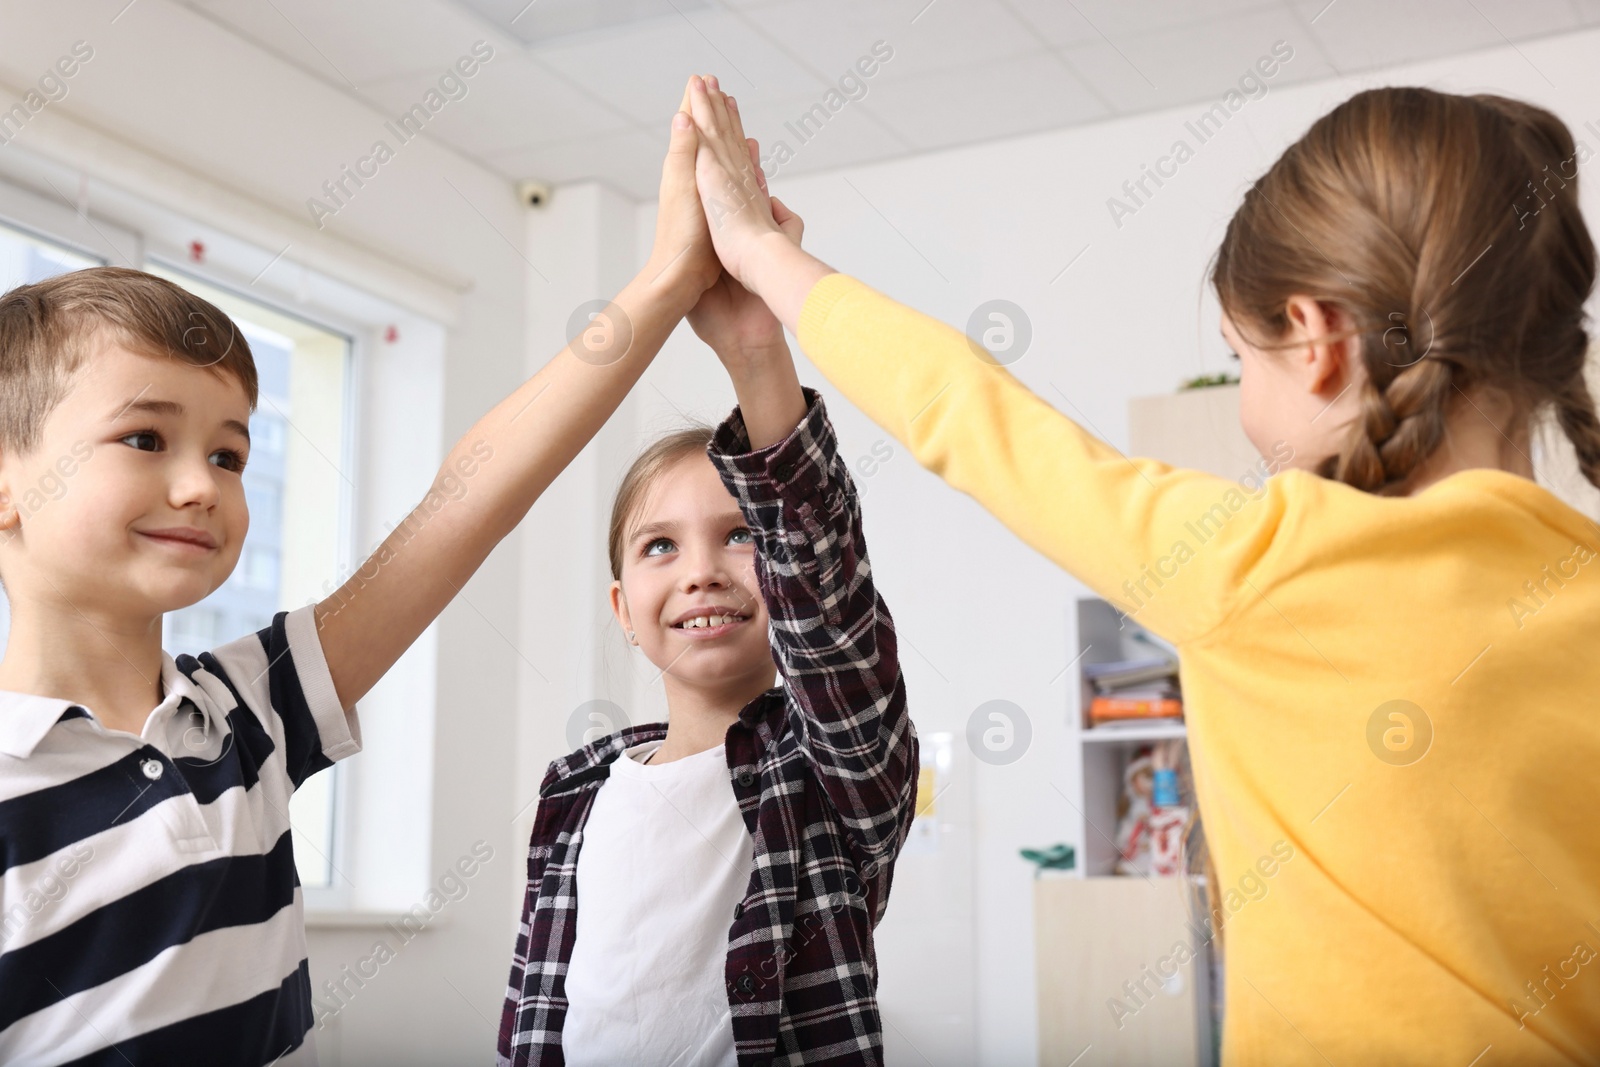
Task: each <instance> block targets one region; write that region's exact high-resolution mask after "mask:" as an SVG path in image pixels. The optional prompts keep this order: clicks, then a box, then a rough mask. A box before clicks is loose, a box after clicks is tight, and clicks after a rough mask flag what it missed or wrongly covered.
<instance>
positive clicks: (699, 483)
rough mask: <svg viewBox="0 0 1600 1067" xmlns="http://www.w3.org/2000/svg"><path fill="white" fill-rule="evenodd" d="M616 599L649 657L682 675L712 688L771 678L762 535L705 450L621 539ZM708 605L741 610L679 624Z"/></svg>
mask: <svg viewBox="0 0 1600 1067" xmlns="http://www.w3.org/2000/svg"><path fill="white" fill-rule="evenodd" d="M611 606H612V609H613V611H615V612H616V615H617V621H618V622H620V623H621V624H622V626H623V629H624V630H632V631H634V633H635V634H636V635H637V640H638V644H639V648H640V649H642V650H643V651H644V654H645V655H646V656H647V657H648V658H649V659H650V662H651V663H653V664H655V665H656V667H657V668H658V669H659V670H661V671H662V672H663V673H664V674H666V675H668V676H669V677H670V678H671V679H672V680H673V681H674V682H676V683H679V684H683V685H687V686H690V687H693V688H696V689H700V690H704V691H709V692H714V693H725V692H730V691H743V690H746V689H749V688H752V687H757V686H759V688H760V689H766V688H768V687H770V686H771V685H772V677H773V671H774V666H773V662H772V650H771V646H770V645H769V644H768V643H767V608H766V604H765V603H763V601H762V599H761V592H760V587H759V586H758V585H757V583H756V573H755V544H754V542H753V541H752V540H751V534H750V530H749V528H748V527H747V526H746V525H745V521H744V516H743V515H742V514H740V512H739V504H738V502H737V501H736V500H734V498H733V497H732V496H731V495H730V494H729V493H728V490H727V488H726V487H725V486H724V485H723V484H722V479H721V477H720V476H719V475H718V474H717V469H716V468H715V467H714V466H712V464H711V461H710V460H709V459H708V458H706V457H705V456H703V455H691V456H685V457H684V458H682V459H680V460H679V461H678V462H677V463H675V464H673V465H672V466H671V467H669V468H668V469H667V470H666V471H664V472H663V473H662V475H661V477H660V478H658V479H657V480H656V483H655V485H653V486H652V487H651V488H650V491H649V493H647V494H646V497H645V501H644V504H643V506H642V507H641V508H640V509H639V511H638V513H637V515H636V516H635V518H634V523H633V530H632V532H631V535H630V537H629V539H628V541H627V542H626V543H625V544H624V546H623V554H622V579H621V581H620V582H613V583H612V584H611ZM706 607H714V608H717V609H719V610H718V612H717V613H718V614H726V613H732V614H734V615H736V616H738V618H737V619H736V620H735V621H733V622H725V623H723V624H721V625H718V626H707V627H705V628H685V627H683V626H682V625H680V620H682V619H683V618H684V616H685V615H688V614H690V613H692V612H695V611H696V609H701V608H706ZM721 609H726V611H723V610H721Z"/></svg>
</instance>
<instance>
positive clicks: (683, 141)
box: [661, 111, 700, 197]
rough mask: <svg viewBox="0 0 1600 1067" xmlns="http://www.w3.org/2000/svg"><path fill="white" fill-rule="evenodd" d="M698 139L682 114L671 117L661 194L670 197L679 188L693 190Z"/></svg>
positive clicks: (662, 168)
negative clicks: (669, 138) (670, 133)
mask: <svg viewBox="0 0 1600 1067" xmlns="http://www.w3.org/2000/svg"><path fill="white" fill-rule="evenodd" d="M699 145H700V139H699V137H697V136H696V135H695V129H694V122H693V120H691V119H690V118H689V116H688V115H685V114H684V113H683V112H681V111H680V112H678V113H677V114H675V115H673V116H672V136H671V140H670V141H669V143H668V144H667V158H666V159H665V160H664V161H663V162H662V164H661V192H662V195H663V197H665V196H667V195H670V194H671V193H672V192H673V191H675V190H676V189H678V188H679V187H680V186H681V187H683V188H686V189H691V190H692V189H693V188H694V159H695V151H696V149H698V148H699Z"/></svg>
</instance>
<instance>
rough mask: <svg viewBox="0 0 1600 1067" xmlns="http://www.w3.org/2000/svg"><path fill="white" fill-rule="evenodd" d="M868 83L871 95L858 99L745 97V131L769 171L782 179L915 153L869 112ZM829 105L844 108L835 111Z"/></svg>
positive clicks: (742, 104) (741, 110)
mask: <svg viewBox="0 0 1600 1067" xmlns="http://www.w3.org/2000/svg"><path fill="white" fill-rule="evenodd" d="M863 85H864V87H865V88H866V90H867V91H866V95H865V96H862V97H860V98H859V99H857V100H850V99H849V98H848V97H845V96H843V95H842V94H841V95H839V96H834V97H832V98H829V99H827V100H825V99H824V98H823V96H822V95H820V94H818V95H812V96H797V97H790V98H788V99H784V100H777V101H762V102H760V103H758V104H750V105H746V104H744V103H743V102H742V101H741V102H740V105H739V111H740V114H741V116H742V118H743V120H744V132H745V133H746V135H748V136H750V137H754V138H756V140H757V141H759V142H760V144H761V156H762V160H763V162H764V164H765V167H766V170H767V172H768V175H769V176H770V177H773V179H774V180H775V181H776V180H777V178H776V175H785V174H786V175H789V176H791V177H792V176H793V175H796V174H807V173H812V172H815V171H819V170H831V169H833V168H835V167H846V166H850V165H852V164H856V163H866V162H870V161H872V160H877V159H886V158H889V157H891V156H900V155H906V154H907V153H909V152H911V151H913V145H912V144H911V142H910V141H907V140H906V139H905V138H904V137H901V136H899V135H898V134H897V133H895V132H894V131H893V130H891V129H889V128H888V127H887V126H886V125H884V123H882V122H881V121H879V120H878V118H877V117H875V116H874V115H873V114H872V113H871V112H869V111H868V110H867V108H866V106H865V105H866V104H868V103H871V102H873V100H874V99H875V98H874V96H873V93H874V90H873V89H872V88H871V86H870V84H868V83H863ZM829 103H833V104H835V105H836V106H838V110H837V111H832V110H830V109H829V107H828V104H829ZM780 145H781V147H780ZM774 172H775V173H774Z"/></svg>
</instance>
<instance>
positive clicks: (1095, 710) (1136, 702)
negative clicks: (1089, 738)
mask: <svg viewBox="0 0 1600 1067" xmlns="http://www.w3.org/2000/svg"><path fill="white" fill-rule="evenodd" d="M1181 718H1183V701H1182V699H1180V698H1179V697H1177V696H1156V695H1150V696H1137V697H1135V696H1122V695H1117V696H1097V697H1095V698H1093V699H1092V700H1090V701H1089V723H1090V725H1091V726H1098V725H1099V724H1101V723H1106V722H1122V721H1128V720H1135V721H1138V720H1149V719H1181Z"/></svg>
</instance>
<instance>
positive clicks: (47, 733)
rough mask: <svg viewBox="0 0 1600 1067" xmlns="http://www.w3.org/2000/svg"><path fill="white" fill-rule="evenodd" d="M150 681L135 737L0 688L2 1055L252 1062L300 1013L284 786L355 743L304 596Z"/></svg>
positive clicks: (301, 1035)
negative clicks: (160, 686) (160, 693)
mask: <svg viewBox="0 0 1600 1067" xmlns="http://www.w3.org/2000/svg"><path fill="white" fill-rule="evenodd" d="M162 680H163V683H164V698H163V700H162V702H161V704H160V705H159V706H158V707H157V708H156V709H155V710H154V711H152V712H151V714H150V717H149V720H148V721H147V722H146V724H145V727H144V730H143V732H142V734H141V736H139V737H135V736H133V735H132V734H127V733H122V732H116V731H108V730H106V729H104V728H102V727H101V725H100V724H99V723H98V722H97V721H96V720H95V719H94V717H93V716H92V715H91V714H90V713H89V711H86V710H85V709H84V708H82V707H80V706H77V705H74V704H72V703H71V702H69V701H66V700H60V699H53V698H45V697H39V696H32V695H26V694H18V693H8V692H0V1062H3V1063H7V1064H12V1063H29V1064H67V1063H102V1062H103V1063H116V1064H127V1063H129V1062H131V1063H134V1064H145V1063H168V1062H196V1061H198V1060H204V1061H205V1062H207V1063H237V1064H251V1065H259V1064H266V1063H271V1062H273V1061H274V1060H275V1059H277V1058H278V1057H280V1056H283V1055H284V1054H285V1053H287V1052H290V1051H292V1050H294V1049H296V1048H298V1047H300V1046H301V1044H302V1043H303V1042H304V1040H305V1035H306V1033H307V1031H308V1030H309V1029H310V1027H311V1024H312V1021H313V1019H312V1013H311V993H310V979H309V976H308V973H307V967H306V940H305V921H304V911H303V903H302V898H301V890H300V883H299V878H298V876H297V875H296V873H295V862H294V851H293V845H292V842H291V837H290V829H289V816H288V810H289V798H290V796H291V795H292V794H293V792H294V790H295V788H296V787H297V786H298V785H299V784H300V783H301V782H303V781H304V780H305V779H306V778H307V777H308V776H309V775H311V774H313V773H315V772H316V771H318V770H322V769H323V768H326V767H328V766H329V765H331V763H332V762H333V761H334V760H337V759H340V758H342V757H344V756H347V755H349V754H351V753H353V752H355V751H357V750H358V749H359V748H360V733H359V730H358V729H357V726H356V719H355V714H354V712H350V713H348V714H347V713H346V712H344V711H343V710H342V709H341V708H340V707H339V702H338V698H337V696H336V695H335V692H334V688H333V681H332V678H331V676H330V675H329V673H328V668H327V664H326V661H325V660H324V658H323V654H322V646H321V643H320V641H319V639H318V637H317V632H316V624H315V620H314V616H313V608H312V607H311V606H310V605H308V606H306V607H303V608H300V609H298V610H296V611H293V612H280V613H279V614H278V615H277V616H276V617H275V618H274V619H273V621H272V624H271V625H270V626H267V627H265V628H263V629H262V630H261V631H260V632H259V633H256V634H252V635H250V636H248V637H244V638H241V639H239V640H237V641H233V642H231V643H229V644H227V645H224V646H222V647H220V648H218V649H215V650H214V651H212V652H207V653H202V654H201V655H200V656H199V657H198V658H196V657H192V656H186V655H185V656H179V657H178V658H177V659H176V660H173V659H172V658H171V657H168V656H163V663H162Z"/></svg>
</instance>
